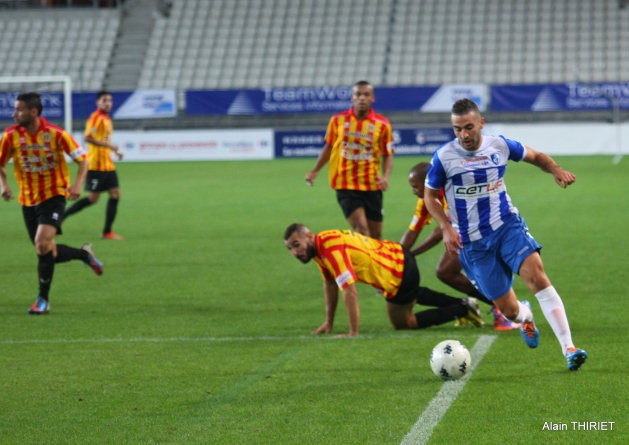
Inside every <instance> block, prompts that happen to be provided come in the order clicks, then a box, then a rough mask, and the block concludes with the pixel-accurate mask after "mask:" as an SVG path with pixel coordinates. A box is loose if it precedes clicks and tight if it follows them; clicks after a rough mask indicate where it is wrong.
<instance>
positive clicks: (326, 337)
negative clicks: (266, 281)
mask: <svg viewBox="0 0 629 445" xmlns="http://www.w3.org/2000/svg"><path fill="white" fill-rule="evenodd" d="M421 337H422V338H426V337H429V338H443V334H429V335H427V334H425V333H422V335H421ZM379 338H382V339H386V338H401V339H404V338H417V336H415V335H410V334H388V333H384V332H383V333H378V334H361V335H359V336H358V337H355V338H350V339H346V338H334V337H333V336H330V335H297V336H292V337H273V336H260V337H170V338H168V337H167V338H158V337H156V338H150V337H136V338H56V339H55V338H53V339H38V338H34V339H26V340H0V345H22V344H39V343H46V344H48V343H170V342H195V341H196V342H237V341H281V340H338V341H343V340H345V341H355V340H369V339H379ZM472 366H473V365H472Z"/></svg>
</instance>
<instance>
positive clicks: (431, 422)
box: [402, 335, 497, 445]
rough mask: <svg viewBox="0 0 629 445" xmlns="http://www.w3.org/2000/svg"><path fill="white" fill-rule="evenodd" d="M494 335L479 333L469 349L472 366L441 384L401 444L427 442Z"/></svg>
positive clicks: (494, 338)
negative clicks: (461, 376) (452, 379)
mask: <svg viewBox="0 0 629 445" xmlns="http://www.w3.org/2000/svg"><path fill="white" fill-rule="evenodd" d="M496 338H497V336H496V335H481V336H480V338H479V339H478V340H477V341H476V344H475V345H474V347H473V348H472V350H471V351H470V353H471V355H472V366H471V368H470V372H469V373H467V374H466V375H465V377H463V378H462V379H461V380H455V381H449V382H444V383H443V386H442V387H441V389H440V390H439V392H438V393H437V395H436V396H435V398H434V399H432V400H431V401H430V403H429V404H428V407H427V408H426V409H425V410H424V412H423V413H422V415H421V416H419V419H418V420H417V422H415V425H413V428H412V429H411V431H410V432H409V433H408V434H407V435H406V436H405V437H404V439H403V440H402V445H423V444H425V443H427V442H428V440H429V439H430V436H431V435H432V431H433V430H434V429H435V427H436V426H437V424H438V423H439V422H440V421H441V419H442V418H443V416H444V415H445V413H446V411H448V408H450V405H451V404H452V402H454V401H455V400H456V398H457V396H458V395H459V393H460V392H461V390H462V389H463V388H464V387H465V384H466V383H467V381H468V380H469V379H470V378H471V377H472V373H473V372H474V369H476V367H477V366H478V365H479V364H480V362H481V360H483V357H484V356H485V354H486V353H487V351H489V348H490V347H491V345H492V343H493V342H494V340H496Z"/></svg>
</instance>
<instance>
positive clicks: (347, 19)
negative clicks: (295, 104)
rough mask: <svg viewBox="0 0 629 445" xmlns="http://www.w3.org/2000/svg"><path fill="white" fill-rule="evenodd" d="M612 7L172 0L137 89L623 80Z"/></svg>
mask: <svg viewBox="0 0 629 445" xmlns="http://www.w3.org/2000/svg"><path fill="white" fill-rule="evenodd" d="M628 55H629V10H620V9H619V7H618V2H617V0H599V1H596V2H593V1H591V0H557V1H553V2H548V1H546V0H530V1H526V2H522V1H520V0H504V1H500V2H496V1H492V0H477V1H474V2H461V3H460V5H458V6H456V7H455V6H454V5H453V4H451V3H450V2H443V1H440V0H395V1H394V0H344V1H342V2H340V1H337V0H291V1H288V0H267V1H262V0H176V1H175V2H174V4H173V8H172V11H171V15H170V17H169V18H160V19H158V20H157V22H156V24H155V27H154V31H153V38H152V39H151V43H150V48H149V51H148V53H147V55H146V59H145V62H144V68H143V70H142V74H141V78H140V87H143V88H152V87H155V88H159V87H171V88H179V89H189V88H242V87H250V88H256V87H264V86H313V85H323V84H326V85H339V84H349V83H353V82H354V81H356V80H357V79H362V78H366V79H369V80H370V81H371V82H372V83H374V84H380V85H382V84H385V85H423V84H441V83H452V82H457V83H461V82H482V83H535V82H562V81H572V80H581V81H606V80H609V81H619V80H626V79H627V72H628V71H627V63H628V62H627V61H628V60H629V58H628V57H627V56H628Z"/></svg>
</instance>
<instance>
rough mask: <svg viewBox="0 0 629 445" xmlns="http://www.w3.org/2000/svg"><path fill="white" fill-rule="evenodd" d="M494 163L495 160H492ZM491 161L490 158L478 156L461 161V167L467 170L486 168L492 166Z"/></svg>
mask: <svg viewBox="0 0 629 445" xmlns="http://www.w3.org/2000/svg"><path fill="white" fill-rule="evenodd" d="M492 161H493V159H492ZM490 162H491V161H490V160H489V156H477V157H475V158H471V159H464V160H462V161H461V167H463V168H465V169H467V170H473V169H475V168H477V167H486V166H488V165H490V164H489V163H490Z"/></svg>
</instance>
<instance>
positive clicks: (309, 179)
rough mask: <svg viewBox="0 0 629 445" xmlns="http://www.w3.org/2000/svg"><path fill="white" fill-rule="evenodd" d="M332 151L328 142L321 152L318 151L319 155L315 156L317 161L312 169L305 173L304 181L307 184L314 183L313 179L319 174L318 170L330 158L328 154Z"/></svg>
mask: <svg viewBox="0 0 629 445" xmlns="http://www.w3.org/2000/svg"><path fill="white" fill-rule="evenodd" d="M331 153H332V147H331V146H329V145H328V144H325V145H324V146H323V149H322V150H321V153H319V157H318V158H317V162H316V163H315V166H314V168H313V169H312V170H310V171H309V172H308V173H306V183H307V184H308V185H314V181H315V179H316V178H317V175H318V174H319V170H321V169H322V168H323V166H324V165H325V164H327V162H328V161H329V160H330V154H331Z"/></svg>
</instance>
